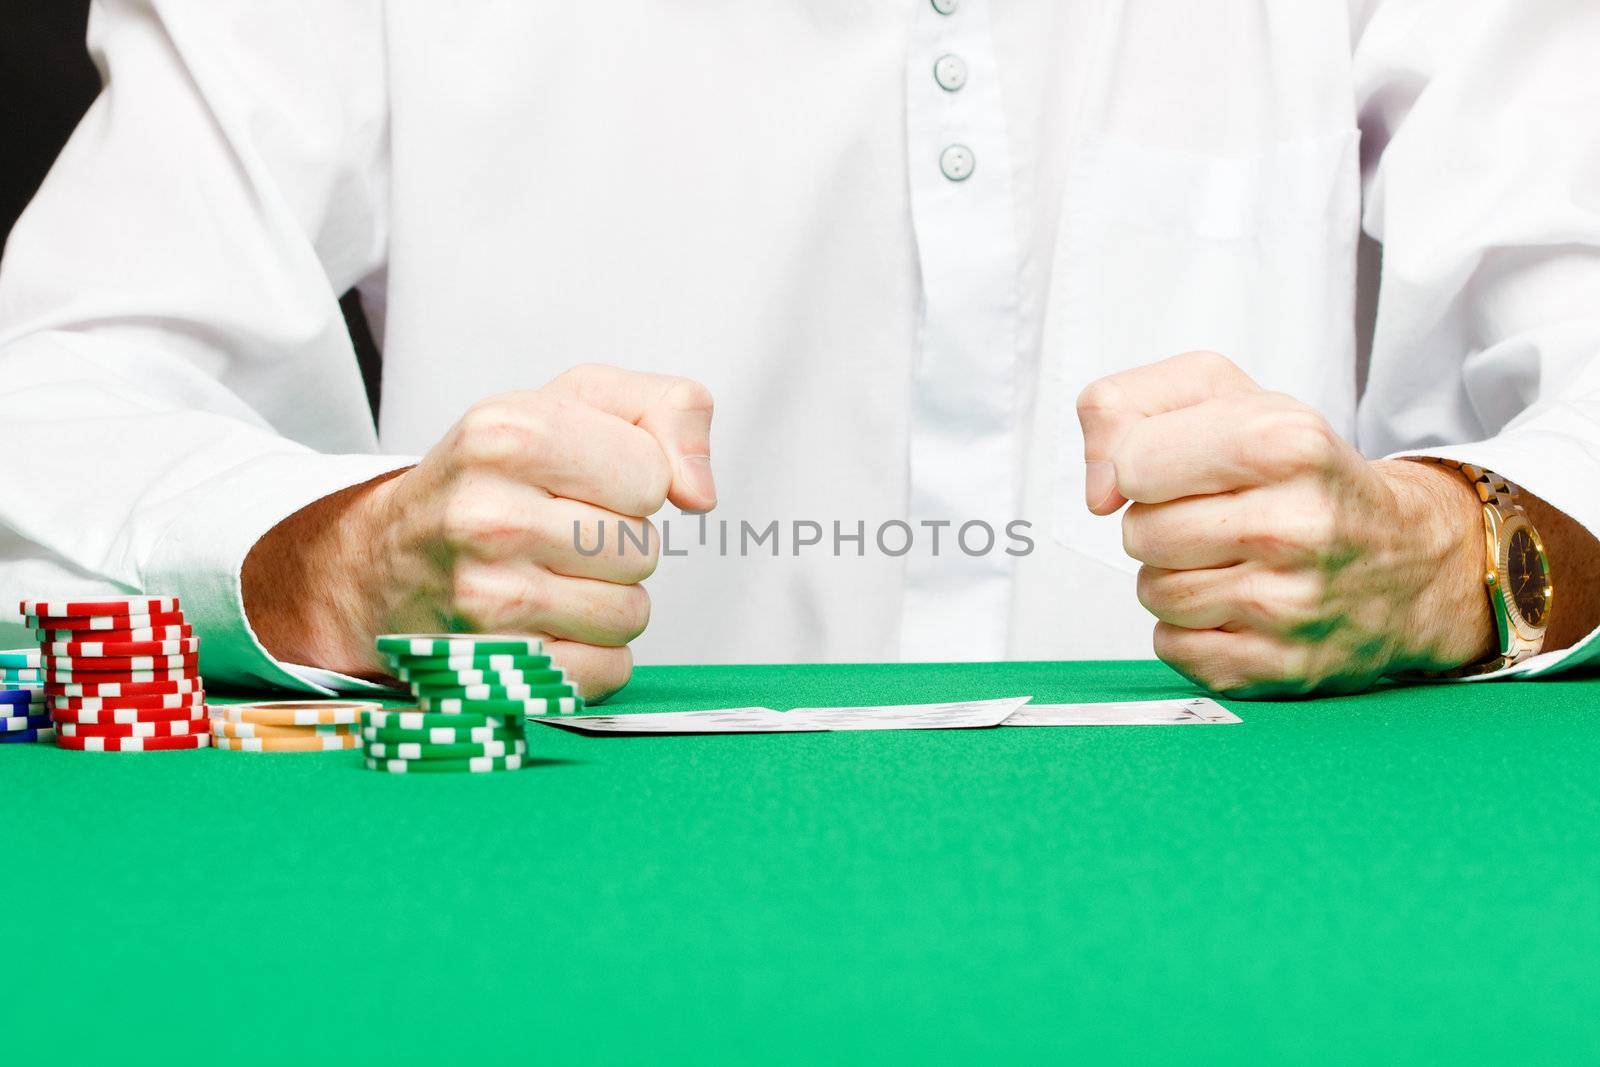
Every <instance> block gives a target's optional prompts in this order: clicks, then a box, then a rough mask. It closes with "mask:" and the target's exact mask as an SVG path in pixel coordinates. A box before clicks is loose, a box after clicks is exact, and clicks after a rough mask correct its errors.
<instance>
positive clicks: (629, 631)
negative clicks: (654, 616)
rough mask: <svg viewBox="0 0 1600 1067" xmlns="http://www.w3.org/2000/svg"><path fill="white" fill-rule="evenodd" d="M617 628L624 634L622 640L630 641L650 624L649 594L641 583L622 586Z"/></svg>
mask: <svg viewBox="0 0 1600 1067" xmlns="http://www.w3.org/2000/svg"><path fill="white" fill-rule="evenodd" d="M618 614H619V620H618V622H619V629H620V630H621V631H622V633H623V634H625V635H626V636H624V637H623V642H624V643H626V642H628V641H632V640H633V639H634V638H636V637H638V636H639V635H640V634H642V633H644V631H645V628H646V627H648V626H649V625H650V594H649V593H648V592H647V591H646V590H645V588H644V586H642V585H630V586H626V587H624V595H623V597H622V601H621V609H620V611H619V613H618Z"/></svg>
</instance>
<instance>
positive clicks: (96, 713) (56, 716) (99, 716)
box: [50, 702, 210, 725]
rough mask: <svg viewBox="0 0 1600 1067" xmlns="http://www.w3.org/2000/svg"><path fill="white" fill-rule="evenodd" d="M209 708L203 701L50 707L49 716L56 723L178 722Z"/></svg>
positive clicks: (198, 714) (206, 712)
mask: <svg viewBox="0 0 1600 1067" xmlns="http://www.w3.org/2000/svg"><path fill="white" fill-rule="evenodd" d="M209 714H210V708H209V707H208V706H207V705H206V704H205V703H203V702H202V703H196V704H185V705H183V706H182V707H177V708H150V707H143V708H124V707H113V708H51V709H50V718H51V719H52V720H53V721H54V722H56V723H57V724H58V725H59V724H61V723H69V722H70V723H77V724H79V725H90V724H96V725H105V724H109V723H119V722H120V723H133V722H178V721H179V720H181V719H194V718H198V717H200V716H201V715H209Z"/></svg>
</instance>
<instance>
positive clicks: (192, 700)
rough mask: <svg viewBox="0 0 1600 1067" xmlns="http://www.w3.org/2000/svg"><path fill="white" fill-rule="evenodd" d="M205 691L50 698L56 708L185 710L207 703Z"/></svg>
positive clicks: (52, 705) (51, 704)
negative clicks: (185, 708) (192, 705)
mask: <svg viewBox="0 0 1600 1067" xmlns="http://www.w3.org/2000/svg"><path fill="white" fill-rule="evenodd" d="M205 696H206V694H205V690H203V689H196V690H195V691H194V692H192V693H144V694H134V695H133V696H107V697H83V696H78V697H65V696H54V697H50V698H49V699H50V706H51V707H56V708H183V707H188V706H189V705H190V704H203V703H205Z"/></svg>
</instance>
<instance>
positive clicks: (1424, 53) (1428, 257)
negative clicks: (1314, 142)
mask: <svg viewBox="0 0 1600 1067" xmlns="http://www.w3.org/2000/svg"><path fill="white" fill-rule="evenodd" d="M1366 7H1367V8H1368V9H1370V19H1369V20H1368V21H1366V22H1365V24H1364V26H1363V27H1362V30H1361V33H1360V36H1359V40H1358V43H1357V47H1356V51H1355V82H1356V88H1357V104H1358V107H1359V109H1360V114H1361V120H1362V127H1363V137H1364V145H1363V153H1362V154H1363V159H1364V162H1365V181H1366V198H1367V199H1366V205H1367V206H1366V210H1365V227H1366V229H1367V231H1368V233H1370V234H1371V235H1372V237H1373V238H1375V239H1376V240H1378V241H1379V242H1381V243H1382V245H1383V271H1382V282H1381V287H1380V299H1379V310H1378V322H1377V330H1376V333H1375V336H1374V340H1373V352H1372V362H1371V371H1370V375H1369V378H1368V382H1367V389H1366V393H1365V396H1364V398H1363V400H1362V405H1361V412H1360V421H1359V426H1360V431H1359V432H1360V441H1361V445H1362V447H1363V449H1365V450H1366V451H1367V452H1368V453H1369V454H1397V455H1398V454H1403V455H1430V456H1441V457H1448V458H1452V459H1458V460H1464V461H1467V462H1471V463H1475V464H1478V465H1480V466H1483V467H1486V468H1488V469H1490V470H1492V471H1495V472H1496V473H1498V474H1499V475H1501V476H1502V477H1505V478H1508V479H1510V480H1511V481H1512V482H1515V483H1517V484H1519V485H1521V486H1523V487H1524V488H1525V489H1527V490H1528V491H1529V492H1532V493H1534V494H1536V495H1537V496H1539V497H1541V498H1542V499H1544V500H1545V501H1547V502H1548V503H1550V504H1551V505H1553V506H1554V507H1556V508H1559V509H1560V510H1561V511H1563V512H1565V513H1566V514H1567V515H1568V516H1569V517H1571V518H1572V519H1574V520H1575V521H1577V522H1579V523H1581V524H1583V526H1584V527H1586V528H1587V529H1588V530H1589V531H1590V532H1592V533H1600V122H1597V121H1596V118H1595V114H1596V112H1595V102H1596V101H1597V100H1600V62H1596V56H1600V5H1597V4H1595V3H1593V2H1592V0H1465V2H1464V0H1379V2H1377V3H1369V4H1367V5H1366ZM1597 577H1600V576H1595V575H1588V576H1587V580H1589V581H1594V580H1595V579H1596V578H1597ZM1574 580H1575V579H1574V578H1570V577H1569V578H1566V581H1569V582H1570V581H1574ZM1555 582H1556V596H1557V608H1556V610H1557V611H1559V610H1560V607H1559V598H1560V595H1561V586H1562V583H1563V576H1562V574H1561V573H1560V572H1559V571H1557V573H1556V574H1555ZM1595 659H1600V641H1597V640H1596V635H1595V634H1590V635H1589V636H1588V637H1587V638H1585V639H1584V641H1583V642H1581V643H1580V644H1579V645H1577V646H1575V647H1574V648H1572V649H1568V650H1562V651H1557V652H1550V653H1546V654H1544V655H1541V656H1538V657H1535V658H1534V659H1531V660H1529V661H1528V662H1526V663H1525V664H1522V665H1520V666H1519V667H1517V668H1514V669H1513V671H1512V672H1510V673H1515V674H1541V673H1546V672H1549V671H1553V670H1557V669H1565V668H1568V667H1573V666H1577V665H1579V664H1581V663H1587V662H1591V661H1593V660H1595Z"/></svg>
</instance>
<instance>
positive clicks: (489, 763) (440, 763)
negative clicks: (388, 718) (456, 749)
mask: <svg viewBox="0 0 1600 1067" xmlns="http://www.w3.org/2000/svg"><path fill="white" fill-rule="evenodd" d="M525 759H526V757H523V756H477V757H474V758H472V759H374V758H372V757H370V756H369V757H367V769H368V770H369V771H388V772H389V773H390V774H487V773H489V772H491V771H515V770H521V769H522V767H523V766H524V764H525Z"/></svg>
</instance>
